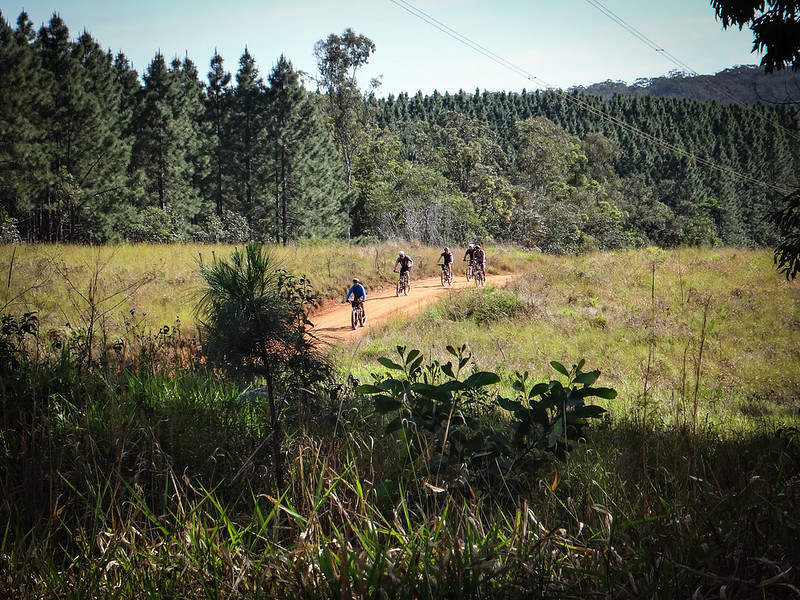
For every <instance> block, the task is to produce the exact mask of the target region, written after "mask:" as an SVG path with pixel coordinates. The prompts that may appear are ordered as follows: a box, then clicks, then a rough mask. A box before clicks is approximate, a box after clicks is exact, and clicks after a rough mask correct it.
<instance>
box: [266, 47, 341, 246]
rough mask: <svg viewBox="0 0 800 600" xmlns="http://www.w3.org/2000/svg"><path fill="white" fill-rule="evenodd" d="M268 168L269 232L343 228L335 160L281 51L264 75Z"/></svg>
mask: <svg viewBox="0 0 800 600" xmlns="http://www.w3.org/2000/svg"><path fill="white" fill-rule="evenodd" d="M267 111H268V114H269V118H270V120H269V126H268V137H269V141H270V147H271V153H270V159H269V160H268V163H267V164H268V169H267V170H268V172H269V173H270V181H271V182H272V185H271V190H272V194H273V197H274V200H275V201H274V218H273V222H272V227H271V231H272V236H273V237H274V238H275V239H276V241H280V242H281V243H283V244H286V243H288V242H289V240H291V239H297V238H301V237H339V236H341V235H342V234H343V233H344V231H345V230H346V225H347V224H346V222H345V218H344V214H345V210H344V206H343V202H344V199H345V197H346V190H345V189H344V183H343V182H342V178H341V164H340V162H339V160H338V156H337V154H336V147H335V145H334V144H333V141H332V139H331V138H330V136H329V134H328V132H327V130H326V129H325V127H324V125H323V124H322V121H321V120H320V118H319V116H318V115H317V113H316V110H315V108H314V105H313V104H312V103H311V102H310V101H309V99H308V97H307V93H306V91H305V89H303V87H302V86H301V85H300V78H299V75H298V74H297V72H296V71H295V70H294V69H293V68H292V64H291V62H289V61H288V60H287V59H286V58H285V57H284V56H281V57H280V59H279V60H278V64H277V65H276V66H275V68H274V69H273V70H272V72H271V73H270V76H269V91H268V93H267Z"/></svg>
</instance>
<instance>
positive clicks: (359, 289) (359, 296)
mask: <svg viewBox="0 0 800 600" xmlns="http://www.w3.org/2000/svg"><path fill="white" fill-rule="evenodd" d="M350 296H353V300H360V301H361V309H362V310H364V300H366V299H367V290H365V289H364V286H363V285H361V282H360V281H359V279H358V277H353V285H352V286H350V289H349V290H347V296H346V297H345V299H344V301H345V302H350ZM366 321H367V311H366V310H364V322H365V323H366Z"/></svg>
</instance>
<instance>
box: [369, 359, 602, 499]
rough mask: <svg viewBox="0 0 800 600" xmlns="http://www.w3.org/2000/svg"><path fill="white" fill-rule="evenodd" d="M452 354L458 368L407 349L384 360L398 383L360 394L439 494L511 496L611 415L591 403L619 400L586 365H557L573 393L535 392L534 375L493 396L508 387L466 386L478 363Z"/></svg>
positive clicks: (478, 380)
mask: <svg viewBox="0 0 800 600" xmlns="http://www.w3.org/2000/svg"><path fill="white" fill-rule="evenodd" d="M447 351H448V352H449V353H450V354H451V355H452V356H453V357H454V358H455V359H456V362H455V364H454V363H453V362H452V361H448V362H446V363H441V362H439V361H436V360H434V361H432V362H430V363H428V364H423V362H424V356H423V354H422V353H421V352H420V351H419V350H416V349H415V350H410V351H408V352H406V349H405V348H404V347H402V346H399V347H398V348H397V352H398V355H399V357H400V362H394V361H392V360H390V359H388V358H386V357H382V358H380V359H378V362H380V363H381V364H382V365H383V366H384V367H386V368H388V369H389V370H390V371H391V372H393V373H396V374H397V377H395V376H389V377H386V378H385V379H383V380H382V381H380V382H378V383H377V384H376V385H372V384H368V385H361V386H358V387H357V388H356V391H357V392H358V393H360V394H364V395H369V396H372V397H373V400H374V404H375V412H376V413H377V414H379V415H382V416H387V417H389V419H390V420H389V422H388V424H387V425H386V427H385V431H386V432H387V433H399V434H400V435H401V436H402V437H403V438H404V439H405V440H406V441H407V443H408V455H409V458H410V459H411V462H412V463H418V462H420V461H421V462H422V465H421V466H422V468H423V472H422V474H423V476H424V477H426V478H433V479H434V480H435V485H436V486H437V488H438V486H439V485H440V484H442V485H444V484H447V483H450V484H457V485H459V486H462V487H469V486H473V485H475V484H478V485H480V486H481V487H482V488H484V489H486V490H497V489H507V484H508V479H509V477H510V476H512V475H515V474H516V473H528V472H530V471H531V469H532V468H535V463H536V461H538V460H540V459H541V455H540V453H542V452H551V453H552V454H553V455H555V456H556V457H557V458H559V459H561V460H566V457H567V452H568V450H569V449H570V448H571V447H572V446H573V445H574V444H575V443H576V442H577V441H578V440H581V439H584V438H585V434H586V427H587V426H588V424H589V422H590V420H591V419H598V418H599V417H601V416H602V415H603V414H604V413H605V409H604V408H603V407H601V406H598V405H594V404H589V403H587V400H588V399H591V398H602V399H606V400H610V399H613V398H615V397H616V395H617V393H616V391H615V390H613V389H611V388H600V387H593V384H594V383H595V382H596V381H597V379H598V377H599V376H600V372H599V371H588V372H585V371H583V368H584V366H585V361H583V360H581V361H580V362H579V363H578V364H577V365H574V366H573V367H572V368H571V369H569V370H568V369H567V368H566V367H564V366H563V365H561V364H560V363H558V362H552V363H551V365H552V366H553V368H554V369H556V370H557V371H558V372H559V373H561V374H562V375H564V376H565V377H566V378H567V383H566V385H564V384H562V383H561V382H560V381H558V380H551V381H549V382H547V383H539V384H535V385H534V384H532V383H531V382H530V380H529V377H528V373H527V372H526V373H524V374H519V373H517V375H516V379H515V381H514V382H513V386H512V387H513V389H514V390H515V391H516V396H515V397H514V398H511V399H509V398H505V397H503V396H501V395H500V394H499V393H497V392H492V391H490V390H489V389H488V388H489V386H493V385H495V384H497V383H499V382H500V377H499V376H498V375H497V374H496V373H492V372H487V371H477V372H473V373H472V374H470V375H469V376H468V377H466V378H465V379H463V380H462V379H461V378H460V375H461V373H462V371H463V369H464V368H465V367H466V365H467V364H469V362H470V361H471V354H470V353H469V352H468V351H467V347H466V346H465V345H464V346H461V347H460V348H454V347H452V346H448V347H447ZM504 411H508V412H504ZM498 481H502V483H503V486H502V487H500V488H498V486H497V485H496V483H497V482H498ZM429 485H433V484H430V483H429ZM442 491H444V490H443V489H442Z"/></svg>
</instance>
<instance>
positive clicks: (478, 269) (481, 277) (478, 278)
mask: <svg viewBox="0 0 800 600" xmlns="http://www.w3.org/2000/svg"><path fill="white" fill-rule="evenodd" d="M474 270H475V286H476V287H477V286H479V285H484V284H485V283H486V271H484V269H483V265H479V264H476V265H475V267H474Z"/></svg>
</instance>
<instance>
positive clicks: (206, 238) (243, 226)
mask: <svg viewBox="0 0 800 600" xmlns="http://www.w3.org/2000/svg"><path fill="white" fill-rule="evenodd" d="M194 237H195V239H196V240H197V241H198V242H205V243H226V244H241V243H244V242H246V241H247V240H248V239H249V237H250V228H249V226H248V225H247V219H246V218H245V217H243V216H242V215H240V214H239V213H237V212H234V211H232V210H226V211H223V213H222V216H221V217H219V216H217V214H216V213H214V214H212V215H210V216H209V217H208V219H207V220H206V221H205V223H204V224H203V226H202V227H201V228H199V229H198V231H197V233H196V234H195V236H194Z"/></svg>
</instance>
